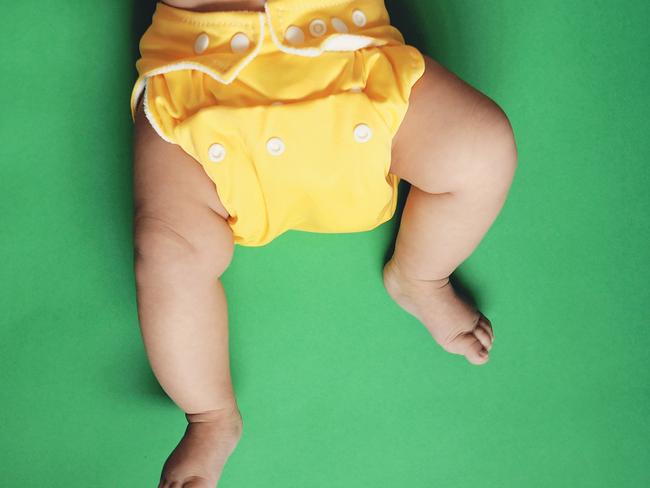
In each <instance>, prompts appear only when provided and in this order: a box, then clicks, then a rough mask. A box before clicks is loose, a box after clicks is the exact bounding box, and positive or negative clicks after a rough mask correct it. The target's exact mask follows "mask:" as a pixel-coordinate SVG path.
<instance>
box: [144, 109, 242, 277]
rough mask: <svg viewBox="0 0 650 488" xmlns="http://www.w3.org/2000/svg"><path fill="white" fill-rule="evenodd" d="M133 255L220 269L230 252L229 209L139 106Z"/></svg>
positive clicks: (191, 160)
mask: <svg viewBox="0 0 650 488" xmlns="http://www.w3.org/2000/svg"><path fill="white" fill-rule="evenodd" d="M133 194H134V195H133V196H134V240H135V246H136V251H137V252H136V258H137V257H142V256H143V255H145V256H146V255H149V256H151V257H152V258H155V259H158V258H160V259H163V260H165V259H166V260H173V261H174V262H180V261H181V260H186V259H188V258H191V259H193V260H194V261H201V262H202V264H200V263H199V265H205V266H208V267H210V268H212V269H213V268H214V267H215V266H216V267H218V268H219V270H221V271H223V270H225V268H226V267H227V266H228V264H229V262H230V260H231V258H232V252H233V245H234V244H233V236H232V231H231V230H230V227H229V225H228V223H227V218H228V213H227V211H226V209H225V208H224V207H223V205H222V203H221V201H220V200H219V197H218V195H217V191H216V188H215V186H214V183H213V182H212V180H211V179H210V178H209V177H208V175H207V174H206V173H205V171H204V170H203V168H202V167H201V165H200V164H199V163H198V162H197V161H195V160H194V158H192V157H191V156H190V155H189V154H187V153H186V152H185V151H183V149H181V148H180V147H179V146H177V145H175V144H170V143H168V142H165V141H164V140H163V139H161V138H160V136H159V135H158V134H157V133H156V132H155V131H154V130H153V128H152V127H151V125H150V123H149V121H148V120H147V118H146V117H145V115H144V112H143V110H142V106H139V107H138V111H137V113H136V119H135V130H134V151H133Z"/></svg>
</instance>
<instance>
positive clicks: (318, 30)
mask: <svg viewBox="0 0 650 488" xmlns="http://www.w3.org/2000/svg"><path fill="white" fill-rule="evenodd" d="M309 32H310V33H311V35H312V36H314V37H320V36H322V35H323V34H325V32H327V25H325V22H324V21H322V20H321V19H315V20H312V21H311V23H310V24H309Z"/></svg>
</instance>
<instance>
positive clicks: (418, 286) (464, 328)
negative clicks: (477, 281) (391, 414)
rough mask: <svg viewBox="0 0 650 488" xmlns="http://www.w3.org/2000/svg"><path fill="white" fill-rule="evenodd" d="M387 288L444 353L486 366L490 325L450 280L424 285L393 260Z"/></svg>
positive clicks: (386, 278) (386, 273)
mask: <svg viewBox="0 0 650 488" xmlns="http://www.w3.org/2000/svg"><path fill="white" fill-rule="evenodd" d="M384 286H385V287H386V290H387V291H388V294H389V295H390V296H391V297H392V298H393V300H395V302H397V304H398V305H399V306H401V307H402V308H403V309H404V310H406V311H407V312H409V313H410V314H411V315H413V316H415V317H416V318H417V319H418V320H420V322H422V323H423V324H424V326H425V327H426V328H427V329H428V330H429V332H430V333H431V335H432V336H433V338H434V339H435V340H436V342H437V343H438V344H440V345H441V346H442V347H443V349H445V350H446V351H448V352H451V353H453V354H461V355H463V356H465V357H466V358H467V360H468V361H469V362H470V363H472V364H485V363H486V362H487V360H488V351H489V350H490V349H491V348H492V341H494V333H493V332H492V325H491V324H490V321H489V320H488V319H487V317H485V316H484V315H483V314H482V313H481V312H479V311H478V310H476V309H475V308H474V307H472V306H471V305H469V304H468V303H466V302H465V301H463V300H462V299H461V298H460V297H459V296H458V295H457V294H456V292H455V291H454V289H453V287H452V286H451V283H450V282H449V278H445V279H443V280H439V281H421V280H416V279H412V278H409V277H407V276H406V275H405V274H404V273H403V272H402V271H401V270H400V269H399V268H398V267H397V265H396V264H395V260H394V259H391V260H390V261H388V263H386V266H384Z"/></svg>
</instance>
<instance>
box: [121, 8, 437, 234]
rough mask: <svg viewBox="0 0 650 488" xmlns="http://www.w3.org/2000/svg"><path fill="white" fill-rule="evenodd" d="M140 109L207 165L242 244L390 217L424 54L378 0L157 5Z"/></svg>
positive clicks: (142, 63)
mask: <svg viewBox="0 0 650 488" xmlns="http://www.w3.org/2000/svg"><path fill="white" fill-rule="evenodd" d="M140 52H141V58H140V59H139V60H138V61H137V63H136V68H137V70H138V74H139V76H138V79H137V81H136V83H135V86H134V87H133V93H132V96H131V113H132V116H133V118H135V111H136V107H137V103H138V100H139V98H140V96H141V95H142V94H143V95H144V100H143V102H144V110H145V114H146V116H147V118H148V120H149V121H150V123H151V125H152V126H153V128H154V129H155V130H156V132H157V133H158V134H159V135H160V137H162V138H163V139H164V140H166V141H168V142H171V143H174V144H178V145H179V146H181V148H183V150H185V151H186V152H187V153H189V154H190V155H192V156H193V157H194V158H195V159H196V160H197V161H198V162H199V163H200V164H201V165H202V167H203V169H204V170H205V172H206V173H207V175H208V176H209V177H210V178H211V179H212V181H213V182H214V184H215V186H216V190H217V194H218V195H219V198H220V199H221V202H222V203H223V205H224V207H225V208H226V210H227V211H228V213H229V214H230V216H229V218H228V224H229V225H230V227H231V229H232V231H233V236H234V241H235V243H236V244H240V245H246V246H260V245H264V244H266V243H268V242H270V241H271V240H273V239H274V238H275V237H277V236H278V235H280V234H282V233H284V232H285V231H287V230H289V229H294V230H303V231H311V232H359V231H364V230H370V229H373V228H375V227H376V226H378V225H379V224H381V223H383V222H386V221H387V220H389V219H390V218H391V217H392V216H393V214H394V212H395V208H396V204H397V186H398V183H399V178H398V177H397V176H396V175H394V174H392V173H390V172H389V169H390V162H391V142H392V139H393V137H394V135H395V134H396V133H397V130H398V128H399V125H400V123H401V122H402V120H403V118H404V115H405V113H406V110H407V107H408V103H409V94H410V92H411V88H412V86H413V84H414V83H415V82H416V81H417V80H418V79H419V78H420V77H421V76H422V74H423V73H424V58H423V56H422V54H421V53H420V51H418V50H417V49H416V48H415V47H413V46H410V45H407V44H405V42H404V38H403V36H402V34H401V33H400V32H399V31H398V30H397V29H396V28H395V27H394V26H392V25H390V20H389V17H388V12H387V11H386V8H385V5H384V1H383V0H268V1H267V2H266V3H265V5H264V12H261V11H259V12H258V11H250V10H231V11H218V12H193V11H187V10H183V9H178V8H175V7H171V6H169V5H166V4H164V3H158V4H157V5H156V10H155V13H154V15H153V19H152V23H151V26H150V27H149V28H148V29H147V31H146V32H145V34H144V35H143V36H142V39H141V40H140Z"/></svg>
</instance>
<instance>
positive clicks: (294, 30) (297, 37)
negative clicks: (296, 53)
mask: <svg viewBox="0 0 650 488" xmlns="http://www.w3.org/2000/svg"><path fill="white" fill-rule="evenodd" d="M284 38H285V39H286V40H287V42H289V43H290V44H302V43H303V42H305V34H304V32H303V31H302V29H301V28H300V27H297V26H295V25H290V26H289V27H288V28H287V30H286V32H285V33H284Z"/></svg>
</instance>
